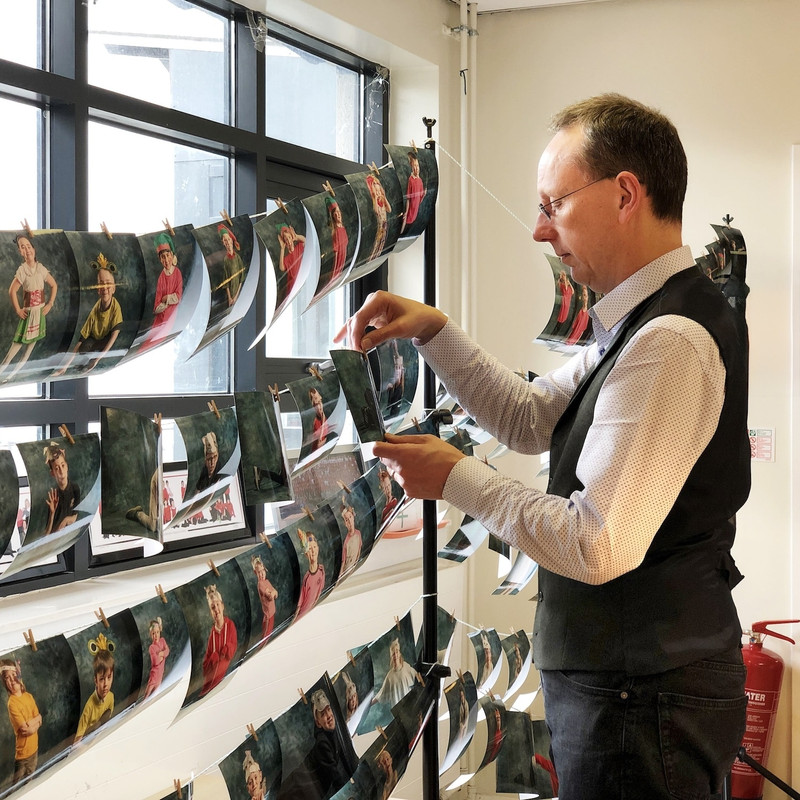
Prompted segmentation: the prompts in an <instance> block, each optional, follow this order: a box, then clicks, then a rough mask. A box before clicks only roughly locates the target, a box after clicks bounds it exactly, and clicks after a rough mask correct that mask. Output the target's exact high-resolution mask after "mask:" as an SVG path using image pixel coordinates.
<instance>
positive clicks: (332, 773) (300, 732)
mask: <svg viewBox="0 0 800 800" xmlns="http://www.w3.org/2000/svg"><path fill="white" fill-rule="evenodd" d="M275 728H276V730H277V733H278V741H279V742H280V748H281V753H282V756H283V776H282V780H281V785H280V788H279V789H278V792H277V795H276V798H277V800H327V798H329V797H330V796H331V795H332V794H334V793H335V792H336V791H338V790H339V789H341V788H342V786H344V785H345V784H347V783H348V782H349V780H350V777H351V776H352V775H353V773H354V772H355V771H356V767H357V766H358V757H357V756H356V753H355V750H354V749H353V741H352V739H351V738H350V733H349V731H348V730H347V726H346V725H345V722H344V715H343V714H342V710H341V708H340V707H339V701H338V700H337V698H336V693H335V692H334V689H333V686H332V684H331V680H330V678H329V677H328V673H327V672H326V673H325V674H324V675H323V676H322V677H321V678H320V679H319V680H318V681H317V682H316V683H315V684H314V685H313V686H312V687H311V688H310V689H307V690H306V691H305V694H304V696H303V698H302V699H301V700H300V701H298V702H297V703H295V704H294V705H293V706H292V707H291V708H290V709H288V710H287V711H286V712H285V713H284V714H281V716H280V717H278V718H277V719H276V720H275Z"/></svg>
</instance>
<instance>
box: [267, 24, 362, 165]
mask: <svg viewBox="0 0 800 800" xmlns="http://www.w3.org/2000/svg"><path fill="white" fill-rule="evenodd" d="M265 53H266V56H267V104H266V105H267V136H271V137H272V138H274V139H281V140H282V141H285V142H291V143H292V144H297V145H301V146H303V147H309V148H311V149H312V150H319V151H321V152H323V153H328V154H329V155H333V156H339V157H340V158H347V159H349V160H350V161H360V141H359V130H360V126H359V120H360V117H361V102H360V85H361V80H360V76H359V74H358V73H357V72H355V71H354V70H351V69H347V68H346V67H340V66H338V65H337V64H332V63H331V62H330V61H325V60H324V59H322V58H319V57H318V56H315V55H311V54H310V53H307V52H305V51H304V50H300V49H298V48H296V47H292V46H291V45H288V44H285V43H283V42H280V41H278V40H276V39H268V40H267V45H266V48H265Z"/></svg>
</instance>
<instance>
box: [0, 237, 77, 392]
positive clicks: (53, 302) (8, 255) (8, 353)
mask: <svg viewBox="0 0 800 800" xmlns="http://www.w3.org/2000/svg"><path fill="white" fill-rule="evenodd" d="M0 275H2V276H4V277H3V278H2V281H0V283H2V285H3V286H7V287H8V301H7V303H6V304H5V306H4V309H5V311H4V313H2V314H0V351H1V352H2V354H3V356H2V361H1V362H0V385H3V384H6V383H25V382H28V381H35V380H47V379H48V378H49V377H50V376H51V375H52V373H53V372H55V371H56V369H58V367H59V366H60V364H61V361H62V359H63V354H64V353H66V352H67V351H68V350H69V347H70V343H71V342H72V337H73V333H74V332H75V330H76V328H77V326H78V307H79V303H78V296H79V294H80V293H79V292H78V291H75V290H76V289H77V287H78V286H79V281H78V267H77V264H76V263H75V257H74V255H73V252H72V248H71V247H70V246H69V242H68V241H67V237H66V235H65V234H64V233H63V231H48V232H45V231H39V232H34V231H31V232H30V233H28V232H27V231H17V232H14V231H2V232H0Z"/></svg>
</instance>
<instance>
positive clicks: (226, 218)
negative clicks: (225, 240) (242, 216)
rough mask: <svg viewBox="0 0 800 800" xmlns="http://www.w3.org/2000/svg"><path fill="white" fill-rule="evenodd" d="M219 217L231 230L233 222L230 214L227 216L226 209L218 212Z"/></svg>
mask: <svg viewBox="0 0 800 800" xmlns="http://www.w3.org/2000/svg"><path fill="white" fill-rule="evenodd" d="M219 215H220V216H221V217H222V219H224V220H225V222H227V223H228V225H229V226H230V227H231V230H232V229H233V220H232V219H231V217H230V214H228V210H227V209H226V208H223V209H222V211H220V212H219Z"/></svg>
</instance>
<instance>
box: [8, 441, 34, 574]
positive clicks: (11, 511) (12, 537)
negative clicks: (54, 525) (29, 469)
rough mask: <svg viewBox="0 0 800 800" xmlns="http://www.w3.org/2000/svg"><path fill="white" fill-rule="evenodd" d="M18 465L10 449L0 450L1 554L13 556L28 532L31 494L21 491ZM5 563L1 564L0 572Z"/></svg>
mask: <svg viewBox="0 0 800 800" xmlns="http://www.w3.org/2000/svg"><path fill="white" fill-rule="evenodd" d="M19 483H20V482H19V479H18V477H17V467H16V465H15V464H14V456H13V455H12V453H11V451H10V450H0V555H2V556H3V557H4V558H6V557H9V556H10V557H11V558H13V557H14V556H15V555H16V554H17V551H18V550H19V548H20V546H21V544H22V542H24V541H25V535H26V534H27V532H28V523H29V522H30V518H31V495H30V492H29V491H28V488H27V486H26V487H25V489H24V491H21V489H20V485H19ZM3 567H4V565H2V564H0V574H2V571H3Z"/></svg>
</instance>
